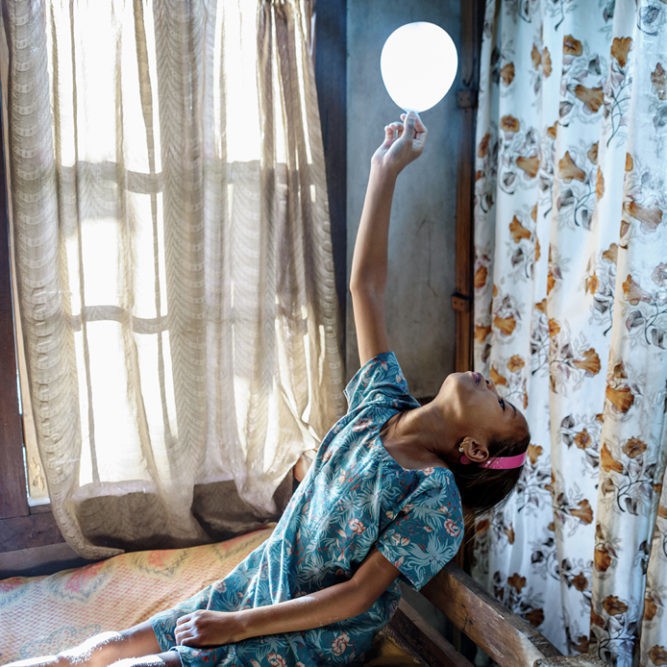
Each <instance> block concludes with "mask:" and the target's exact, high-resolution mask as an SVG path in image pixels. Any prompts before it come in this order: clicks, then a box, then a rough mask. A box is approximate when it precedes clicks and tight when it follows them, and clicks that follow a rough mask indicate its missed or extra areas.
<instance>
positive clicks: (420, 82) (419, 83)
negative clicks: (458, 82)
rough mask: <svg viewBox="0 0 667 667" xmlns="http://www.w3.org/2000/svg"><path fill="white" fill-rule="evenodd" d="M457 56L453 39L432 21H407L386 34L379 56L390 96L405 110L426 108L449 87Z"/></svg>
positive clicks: (423, 109)
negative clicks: (387, 35)
mask: <svg viewBox="0 0 667 667" xmlns="http://www.w3.org/2000/svg"><path fill="white" fill-rule="evenodd" d="M457 66H458V57H457V55H456V47H455V46H454V42H453V41H452V38H451V37H450V36H449V35H448V34H447V33H446V32H445V31H444V30H443V29H442V28H441V27H440V26H437V25H435V24H434V23H427V22H424V21H419V22H417V23H406V24H405V25H402V26H401V27H400V28H397V29H396V30H394V32H392V33H391V35H389V37H387V41H386V42H385V43H384V46H383V47H382V55H381V56H380V71H381V72H382V80H383V81H384V85H385V87H386V89H387V92H388V93H389V95H390V97H391V99H392V100H394V102H396V104H397V105H398V106H399V107H401V108H402V109H405V110H406V111H408V110H411V111H418V112H420V111H426V109H430V108H431V107H433V106H435V105H436V104H437V103H438V102H439V101H440V100H441V99H442V98H443V97H444V96H445V95H446V94H447V91H448V90H449V89H450V88H451V85H452V83H453V82H454V77H455V76H456V68H457Z"/></svg>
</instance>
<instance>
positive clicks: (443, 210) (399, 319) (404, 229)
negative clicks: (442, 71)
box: [345, 0, 462, 397]
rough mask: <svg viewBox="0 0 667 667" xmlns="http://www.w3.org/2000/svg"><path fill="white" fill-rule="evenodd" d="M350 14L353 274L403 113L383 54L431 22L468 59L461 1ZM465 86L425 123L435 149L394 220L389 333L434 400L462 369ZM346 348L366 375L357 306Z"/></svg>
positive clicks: (414, 384) (416, 382)
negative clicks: (373, 165)
mask: <svg viewBox="0 0 667 667" xmlns="http://www.w3.org/2000/svg"><path fill="white" fill-rule="evenodd" d="M347 12H348V13H347V40H348V62H347V267H348V275H349V267H350V264H351V259H352V249H353V243H354V238H355V236H356V229H357V225H358V222H359V216H360V214H361V208H362V204H363V197H364V192H365V186H366V180H367V176H368V164H369V159H370V156H371V154H372V153H373V151H374V150H375V148H376V147H377V146H378V145H379V143H380V142H381V140H382V138H383V128H384V125H386V124H387V123H388V122H390V121H392V120H396V119H398V116H399V114H400V113H401V110H400V109H399V108H398V107H396V105H395V104H394V103H393V102H392V100H391V98H390V97H389V95H388V94H387V92H386V91H385V88H384V84H383V83H382V78H381V74H380V53H381V50H382V45H383V44H384V41H385V39H386V38H387V37H388V36H389V34H390V33H391V32H392V31H393V30H395V29H396V28H397V27H399V26H400V25H402V24H404V23H409V22H411V21H430V22H432V23H436V24H437V25H440V26H441V27H442V28H444V29H445V30H446V31H447V32H448V33H449V34H450V35H451V37H452V39H453V40H454V42H455V44H456V45H457V49H459V50H460V43H461V35H460V32H461V17H460V2H459V0H416V1H411V2H404V1H403V2H398V1H397V0H383V2H370V1H369V0H348V2H347ZM418 66H419V63H415V67H418ZM458 79H459V78H458V76H457V79H456V80H455V82H454V84H453V86H452V89H451V90H450V92H449V94H448V95H447V96H446V97H445V99H444V100H443V101H442V102H440V103H439V104H438V105H436V106H435V107H434V108H432V109H430V110H427V111H426V112H424V113H423V115H422V118H423V120H424V123H425V124H426V126H427V127H428V129H429V137H428V146H427V148H426V150H425V152H424V154H423V155H422V156H421V158H420V159H419V160H418V161H417V162H416V163H414V164H413V165H411V166H410V168H409V169H408V170H407V171H406V172H404V173H403V174H402V175H401V176H400V178H399V182H398V185H397V188H396V193H395V198H394V207H393V212H392V223H391V224H392V226H391V231H390V241H389V242H390V250H389V252H390V275H389V283H388V293H387V325H388V329H389V338H390V343H391V345H392V348H393V349H394V350H395V351H396V352H397V354H398V358H399V360H400V362H401V365H402V367H403V370H404V372H405V374H406V376H407V379H408V382H409V383H410V388H411V390H412V393H413V394H414V395H415V396H418V397H425V396H432V395H434V394H435V393H436V392H437V390H438V388H439V386H440V384H441V382H442V380H443V379H444V377H445V375H446V374H447V373H449V372H451V371H452V370H453V361H454V316H453V311H452V309H451V306H450V296H451V294H452V293H453V292H454V268H455V265H454V262H455V254H454V239H455V222H456V218H455V212H456V174H457V167H458V162H459V156H460V153H461V148H460V145H461V142H460V136H461V132H462V115H461V111H460V110H459V109H458V108H457V106H456V95H455V92H456V90H457V88H458ZM345 347H346V350H345V351H346V364H347V374H348V377H349V376H351V375H352V374H353V373H354V371H355V370H356V369H357V368H358V366H359V364H358V360H357V349H356V340H355V337H354V327H353V322H352V309H351V304H350V302H349V299H348V303H347V308H346V346H345Z"/></svg>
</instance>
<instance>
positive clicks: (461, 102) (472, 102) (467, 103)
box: [456, 88, 477, 109]
mask: <svg viewBox="0 0 667 667" xmlns="http://www.w3.org/2000/svg"><path fill="white" fill-rule="evenodd" d="M456 105H457V106H458V107H459V109H476V108H477V91H476V90H475V89H474V88H464V89H462V90H459V91H457V93H456Z"/></svg>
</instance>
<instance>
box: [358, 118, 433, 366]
mask: <svg viewBox="0 0 667 667" xmlns="http://www.w3.org/2000/svg"><path fill="white" fill-rule="evenodd" d="M402 118H403V123H398V122H396V123H390V124H389V125H387V126H386V127H385V137H384V141H383V142H382V145H381V146H380V147H379V148H378V149H377V150H376V151H375V153H374V154H373V157H372V158H371V170H370V175H369V178H368V186H367V188H366V198H365V200H364V206H363V209H362V212H361V219H360V222H359V230H358V231H357V239H356V242H355V245H354V255H353V258H352V271H351V274H350V293H351V295H352V305H353V310H354V324H355V330H356V332H357V346H358V349H359V360H360V362H361V364H362V365H363V364H364V363H365V362H366V361H368V360H369V359H371V358H373V357H374V356H375V355H377V354H379V353H380V352H386V351H388V349H389V341H388V335H387V326H386V323H385V309H384V296H385V288H386V284H387V254H388V236H389V219H390V213H391V203H392V199H393V195H394V188H395V185H396V179H397V177H398V174H399V173H400V172H401V171H402V169H403V168H404V167H405V166H406V165H408V164H409V163H410V162H412V161H413V160H415V159H416V158H417V157H419V155H421V152H422V151H423V149H424V142H425V141H426V135H427V130H426V127H425V126H424V124H423V123H422V121H421V119H420V118H419V116H418V115H417V114H416V113H414V112H412V111H411V112H409V113H408V114H407V115H403V116H402Z"/></svg>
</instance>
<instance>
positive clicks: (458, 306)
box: [451, 292, 472, 313]
mask: <svg viewBox="0 0 667 667" xmlns="http://www.w3.org/2000/svg"><path fill="white" fill-rule="evenodd" d="M451 299H452V302H451V303H452V309H453V310H455V311H456V312H458V313H467V312H468V311H469V310H470V306H471V305H472V297H470V296H468V295H467V294H462V293H461V292H454V293H453V294H452V297H451Z"/></svg>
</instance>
